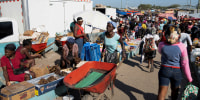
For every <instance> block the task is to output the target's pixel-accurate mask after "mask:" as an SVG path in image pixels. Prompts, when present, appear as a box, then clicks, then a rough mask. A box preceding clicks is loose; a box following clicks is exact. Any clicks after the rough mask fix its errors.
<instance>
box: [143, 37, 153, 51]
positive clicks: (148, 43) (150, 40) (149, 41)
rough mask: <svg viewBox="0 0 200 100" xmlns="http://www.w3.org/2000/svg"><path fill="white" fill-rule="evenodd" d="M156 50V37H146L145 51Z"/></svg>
mask: <svg viewBox="0 0 200 100" xmlns="http://www.w3.org/2000/svg"><path fill="white" fill-rule="evenodd" d="M154 50H155V41H154V38H146V39H145V44H144V52H150V51H154Z"/></svg>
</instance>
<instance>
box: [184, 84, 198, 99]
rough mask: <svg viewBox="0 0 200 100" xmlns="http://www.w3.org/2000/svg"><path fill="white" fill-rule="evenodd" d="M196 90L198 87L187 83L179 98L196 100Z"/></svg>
mask: <svg viewBox="0 0 200 100" xmlns="http://www.w3.org/2000/svg"><path fill="white" fill-rule="evenodd" d="M198 90H199V88H198V87H196V86H194V85H192V83H188V85H187V86H186V88H185V90H184V92H183V94H182V97H181V100H197V94H198Z"/></svg>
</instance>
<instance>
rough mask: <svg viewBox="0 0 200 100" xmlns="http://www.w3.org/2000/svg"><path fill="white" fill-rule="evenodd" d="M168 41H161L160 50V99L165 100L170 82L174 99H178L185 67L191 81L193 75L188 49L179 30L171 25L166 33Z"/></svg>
mask: <svg viewBox="0 0 200 100" xmlns="http://www.w3.org/2000/svg"><path fill="white" fill-rule="evenodd" d="M165 37H166V41H165V42H161V43H159V46H158V51H159V52H160V53H161V68H160V71H159V75H158V78H159V92H158V100H165V96H166V94H167V90H168V86H169V83H170V84H171V91H172V92H171V97H172V100H177V98H178V91H179V88H180V83H181V80H182V72H181V69H183V71H184V73H185V75H186V77H187V79H188V81H189V82H192V77H191V73H190V68H189V61H188V55H187V49H186V47H185V45H184V44H183V43H181V42H179V37H180V36H179V34H178V31H175V27H174V26H170V27H169V28H168V30H167V31H166V33H165Z"/></svg>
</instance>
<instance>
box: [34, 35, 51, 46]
mask: <svg viewBox="0 0 200 100" xmlns="http://www.w3.org/2000/svg"><path fill="white" fill-rule="evenodd" d="M48 38H49V33H48V32H42V33H41V34H40V36H39V37H37V38H36V39H35V40H33V43H34V44H40V43H47V41H48Z"/></svg>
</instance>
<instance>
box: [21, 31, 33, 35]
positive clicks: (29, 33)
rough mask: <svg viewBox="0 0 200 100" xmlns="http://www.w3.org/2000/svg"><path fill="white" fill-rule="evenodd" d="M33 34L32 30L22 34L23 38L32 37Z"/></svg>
mask: <svg viewBox="0 0 200 100" xmlns="http://www.w3.org/2000/svg"><path fill="white" fill-rule="evenodd" d="M33 33H34V31H32V30H27V31H25V32H24V34H23V35H24V36H32V35H33Z"/></svg>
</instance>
